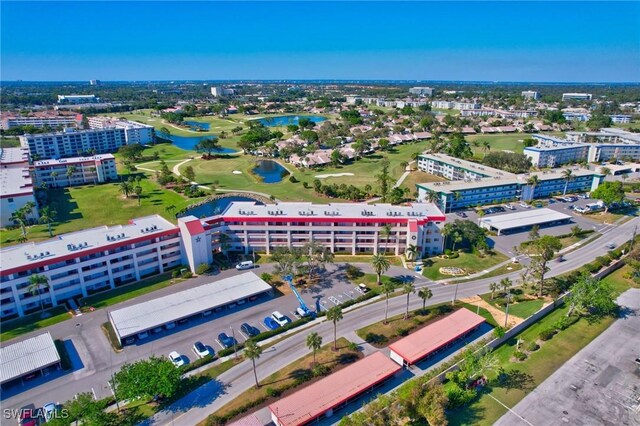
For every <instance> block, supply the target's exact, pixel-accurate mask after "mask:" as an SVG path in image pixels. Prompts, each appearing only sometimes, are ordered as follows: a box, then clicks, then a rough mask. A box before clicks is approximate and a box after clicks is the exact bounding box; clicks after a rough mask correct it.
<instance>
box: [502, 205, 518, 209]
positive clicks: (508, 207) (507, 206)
mask: <svg viewBox="0 0 640 426" xmlns="http://www.w3.org/2000/svg"><path fill="white" fill-rule="evenodd" d="M504 208H505V209H509V210H515V209H516V208H515V207H514V206H513V204H505V205H504Z"/></svg>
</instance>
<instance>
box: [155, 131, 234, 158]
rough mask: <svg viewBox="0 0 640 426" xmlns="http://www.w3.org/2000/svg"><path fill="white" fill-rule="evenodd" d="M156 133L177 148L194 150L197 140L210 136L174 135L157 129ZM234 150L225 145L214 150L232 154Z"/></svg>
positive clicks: (219, 152) (218, 152)
mask: <svg viewBox="0 0 640 426" xmlns="http://www.w3.org/2000/svg"><path fill="white" fill-rule="evenodd" d="M156 135H158V137H161V138H162V139H166V140H170V141H171V143H173V144H174V145H175V146H177V147H178V148H180V149H184V150H187V151H194V150H195V146H196V145H197V144H198V142H200V141H201V140H203V139H207V138H210V137H211V135H210V136H176V135H170V134H168V133H164V132H161V131H159V130H156ZM234 152H238V151H236V150H235V149H231V148H225V147H220V149H218V150H217V151H216V153H217V154H233V153H234Z"/></svg>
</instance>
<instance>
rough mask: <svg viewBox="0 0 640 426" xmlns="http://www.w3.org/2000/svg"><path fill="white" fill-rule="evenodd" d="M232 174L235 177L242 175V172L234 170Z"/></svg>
mask: <svg viewBox="0 0 640 426" xmlns="http://www.w3.org/2000/svg"><path fill="white" fill-rule="evenodd" d="M231 173H233V174H234V175H241V174H242V172H241V171H240V170H234V171H232V172H231Z"/></svg>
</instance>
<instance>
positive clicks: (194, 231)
mask: <svg viewBox="0 0 640 426" xmlns="http://www.w3.org/2000/svg"><path fill="white" fill-rule="evenodd" d="M185 226H186V227H187V231H189V235H198V234H202V233H204V226H202V222H200V219H194V220H192V221H190V222H185Z"/></svg>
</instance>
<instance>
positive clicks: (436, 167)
mask: <svg viewBox="0 0 640 426" xmlns="http://www.w3.org/2000/svg"><path fill="white" fill-rule="evenodd" d="M418 169H419V170H421V171H423V172H426V173H430V174H434V175H438V176H442V177H445V178H447V179H450V181H447V182H429V183H419V184H417V185H416V186H417V189H418V201H421V202H424V201H433V202H435V203H436V204H437V205H438V207H439V208H440V209H441V210H443V211H445V212H449V211H451V210H455V209H461V208H466V207H471V206H477V205H485V204H497V203H504V202H508V201H516V200H531V199H533V198H541V197H546V196H549V195H551V194H556V193H563V192H564V190H565V184H566V185H567V188H566V189H567V192H585V191H591V190H594V189H595V188H597V187H598V185H599V184H600V183H601V182H602V180H603V179H604V176H603V175H601V174H600V173H597V172H594V171H591V170H584V169H579V168H575V169H573V170H572V173H573V176H572V179H571V180H569V181H568V182H567V180H566V179H565V177H564V176H563V174H562V170H555V171H543V172H533V173H525V174H519V175H518V174H514V173H509V172H505V171H502V170H498V169H493V168H491V167H486V166H483V165H481V164H477V163H472V162H470V161H465V160H459V159H457V158H454V157H450V156H448V155H443V154H435V155H434V154H423V155H421V156H419V157H418ZM534 175H535V176H537V179H538V183H537V184H535V185H529V184H528V181H529V179H530V178H531V177H532V176H534ZM430 193H431V194H430ZM433 194H435V200H434V199H433V198H434V196H433Z"/></svg>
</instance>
